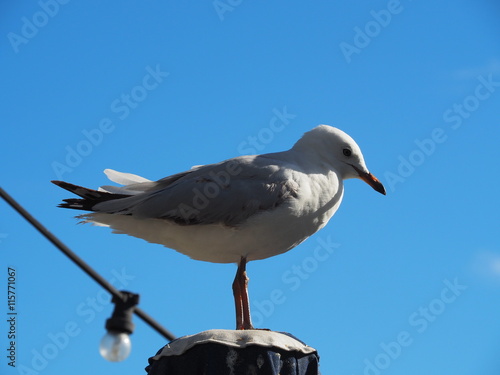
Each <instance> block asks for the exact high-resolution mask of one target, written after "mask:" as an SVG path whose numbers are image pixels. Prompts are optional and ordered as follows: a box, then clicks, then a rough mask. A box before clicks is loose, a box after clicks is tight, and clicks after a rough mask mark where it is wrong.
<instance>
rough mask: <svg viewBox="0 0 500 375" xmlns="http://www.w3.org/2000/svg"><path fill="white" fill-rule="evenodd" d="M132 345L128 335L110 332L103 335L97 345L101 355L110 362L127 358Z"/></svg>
mask: <svg viewBox="0 0 500 375" xmlns="http://www.w3.org/2000/svg"><path fill="white" fill-rule="evenodd" d="M131 348H132V343H131V341H130V337H129V335H127V334H126V333H123V332H113V331H110V332H108V333H106V334H105V335H104V337H103V338H102V340H101V344H100V345H99V352H100V353H101V355H102V356H103V357H104V358H105V359H107V360H108V361H111V362H120V361H123V360H124V359H125V358H127V357H128V355H129V354H130V350H131Z"/></svg>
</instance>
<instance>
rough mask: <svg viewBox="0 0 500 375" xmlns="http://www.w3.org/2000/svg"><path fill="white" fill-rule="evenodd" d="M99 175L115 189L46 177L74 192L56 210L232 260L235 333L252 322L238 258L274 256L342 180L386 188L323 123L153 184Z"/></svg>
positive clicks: (301, 233)
mask: <svg viewBox="0 0 500 375" xmlns="http://www.w3.org/2000/svg"><path fill="white" fill-rule="evenodd" d="M104 173H105V174H106V175H107V177H108V178H109V179H110V180H111V181H113V182H115V183H117V184H120V185H122V186H102V187H100V188H99V189H98V190H93V189H88V188H85V187H81V186H77V185H73V184H70V183H67V182H64V181H52V182H53V183H54V184H56V185H57V186H59V187H61V188H63V189H66V190H68V191H70V192H72V193H74V194H76V195H78V196H79V197H80V198H71V199H65V200H64V201H63V203H61V204H60V205H59V207H63V208H71V209H75V210H84V211H91V213H88V214H83V215H79V216H77V218H79V219H80V220H81V221H82V222H85V223H92V224H94V225H98V226H106V227H110V228H111V229H112V230H113V232H114V233H123V234H128V235H130V236H134V237H138V238H142V239H144V240H146V241H148V242H151V243H156V244H161V245H164V246H166V247H168V248H171V249H175V250H177V251H178V252H180V253H182V254H185V255H187V256H189V257H191V258H193V259H197V260H202V261H206V262H214V263H237V264H238V269H237V272H236V276H235V278H234V282H233V295H234V300H235V306H236V329H237V330H248V329H254V328H253V325H252V321H251V317H250V303H249V297H248V277H247V273H246V264H247V262H249V261H252V260H259V259H265V258H269V257H272V256H275V255H278V254H282V253H284V252H286V251H288V250H290V249H292V248H294V247H295V246H297V245H299V244H300V243H301V242H303V241H304V240H306V239H307V238H308V237H310V236H311V235H312V234H314V233H315V232H317V231H318V230H320V229H321V228H323V227H324V226H325V225H326V224H327V223H328V221H329V220H330V218H331V217H332V216H333V215H334V214H335V212H336V211H337V209H338V208H339V205H340V203H341V201H342V197H343V194H344V183H343V181H344V180H347V179H350V178H359V179H361V180H363V181H364V182H366V183H367V184H368V185H370V186H371V187H372V188H373V189H374V190H375V191H377V192H379V193H381V194H384V195H385V194H386V192H385V188H384V186H383V185H382V183H381V182H380V181H379V180H378V179H377V178H376V177H375V176H374V175H373V174H371V173H370V172H369V171H368V168H367V167H366V164H365V161H364V158H363V154H362V153H361V150H360V148H359V146H358V145H357V144H356V142H355V141H354V140H353V139H352V138H351V137H350V136H349V135H347V134H346V133H344V132H343V131H342V130H340V129H337V128H334V127H332V126H328V125H319V126H317V127H315V128H313V129H312V130H310V131H308V132H306V133H305V134H304V135H303V136H302V137H301V138H300V139H299V140H298V141H297V142H296V143H295V144H294V145H293V147H292V148H291V149H289V150H288V151H283V152H276V153H269V154H262V155H245V156H238V157H235V158H232V159H228V160H225V161H222V162H220V163H216V164H208V165H201V166H195V167H193V168H191V169H190V170H188V171H185V172H181V173H177V174H174V175H171V176H168V177H165V178H162V179H160V180H158V181H151V180H148V179H146V178H143V177H140V176H137V175H134V174H130V173H122V172H117V171H114V170H111V169H106V170H105V171H104Z"/></svg>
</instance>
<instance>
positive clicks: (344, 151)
mask: <svg viewBox="0 0 500 375" xmlns="http://www.w3.org/2000/svg"><path fill="white" fill-rule="evenodd" d="M342 153H343V154H344V155H345V156H351V154H352V151H351V150H349V149H348V148H344V149H343V150H342Z"/></svg>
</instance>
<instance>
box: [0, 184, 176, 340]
mask: <svg viewBox="0 0 500 375" xmlns="http://www.w3.org/2000/svg"><path fill="white" fill-rule="evenodd" d="M0 196H1V197H2V198H3V199H4V200H5V201H6V202H7V203H8V204H9V205H10V206H11V207H12V208H13V209H14V210H16V211H17V212H18V213H19V214H20V215H21V216H22V217H24V218H25V219H26V220H27V221H28V222H29V223H30V224H31V225H33V226H34V227H35V228H36V229H37V230H38V231H39V232H40V233H41V234H42V235H43V236H44V237H45V238H47V239H48V240H49V241H50V242H52V244H54V246H55V247H57V248H58V249H59V250H61V251H62V252H63V253H64V255H66V256H67V257H68V258H69V259H71V260H72V261H73V262H74V263H76V265H77V266H78V267H80V268H81V269H82V270H83V271H84V272H85V273H87V275H89V276H90V277H91V278H93V279H94V280H95V281H96V282H97V283H98V284H100V285H101V286H102V287H103V288H104V289H106V290H107V291H108V292H109V293H111V294H112V295H113V296H114V297H116V298H119V299H121V300H124V298H123V297H122V294H121V293H120V291H119V290H117V289H115V287H114V286H113V285H111V284H110V283H108V282H107V281H106V279H104V278H103V277H102V276H101V275H99V274H98V273H97V272H96V271H94V270H93V269H92V267H90V266H89V265H88V264H87V263H85V262H84V261H83V260H82V259H81V258H80V257H79V256H78V255H76V254H75V253H74V252H73V251H72V250H71V249H70V248H69V247H67V246H66V245H65V244H63V243H62V242H61V241H60V240H59V239H58V238H57V237H56V236H54V235H53V234H52V233H51V232H49V230H48V229H47V228H45V227H44V226H43V225H42V224H41V223H40V222H39V221H38V220H36V219H35V218H34V217H33V216H31V214H30V213H29V212H28V211H26V210H25V209H24V208H23V207H22V206H21V205H20V204H19V203H18V202H16V201H15V200H14V198H12V197H11V196H10V195H9V194H7V192H6V191H5V190H3V189H2V188H1V187H0ZM134 313H135V315H137V316H138V317H139V318H141V319H142V320H143V321H144V322H145V323H147V324H149V325H150V326H151V327H152V328H153V329H154V330H156V331H157V332H158V333H159V334H160V335H162V336H163V337H165V338H166V339H167V340H170V341H172V340H174V339H175V336H174V334H172V332H170V331H169V330H168V329H166V328H164V327H162V326H161V325H160V324H159V323H158V322H157V321H156V320H154V319H153V318H151V317H150V316H149V315H148V314H146V313H145V312H144V311H142V310H141V309H140V308H138V307H137V306H136V307H135V308H134Z"/></svg>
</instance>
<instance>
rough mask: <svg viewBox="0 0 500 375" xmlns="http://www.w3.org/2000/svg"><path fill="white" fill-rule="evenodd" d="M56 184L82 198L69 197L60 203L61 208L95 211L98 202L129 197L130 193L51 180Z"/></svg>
mask: <svg viewBox="0 0 500 375" xmlns="http://www.w3.org/2000/svg"><path fill="white" fill-rule="evenodd" d="M51 182H52V183H53V184H54V185H57V186H59V187H61V188H63V189H65V190H68V191H70V192H72V193H73V194H76V195H78V196H80V197H81V198H69V199H64V200H63V203H60V204H59V205H58V206H57V207H61V208H71V209H73V210H83V211H93V208H94V206H95V205H96V204H98V203H101V202H106V201H109V200H114V199H121V198H126V197H129V196H130V195H125V194H113V193H108V192H105V191H97V190H93V189H88V188H85V187H83V186H78V185H73V184H70V183H68V182H64V181H57V180H53V181H51Z"/></svg>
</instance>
